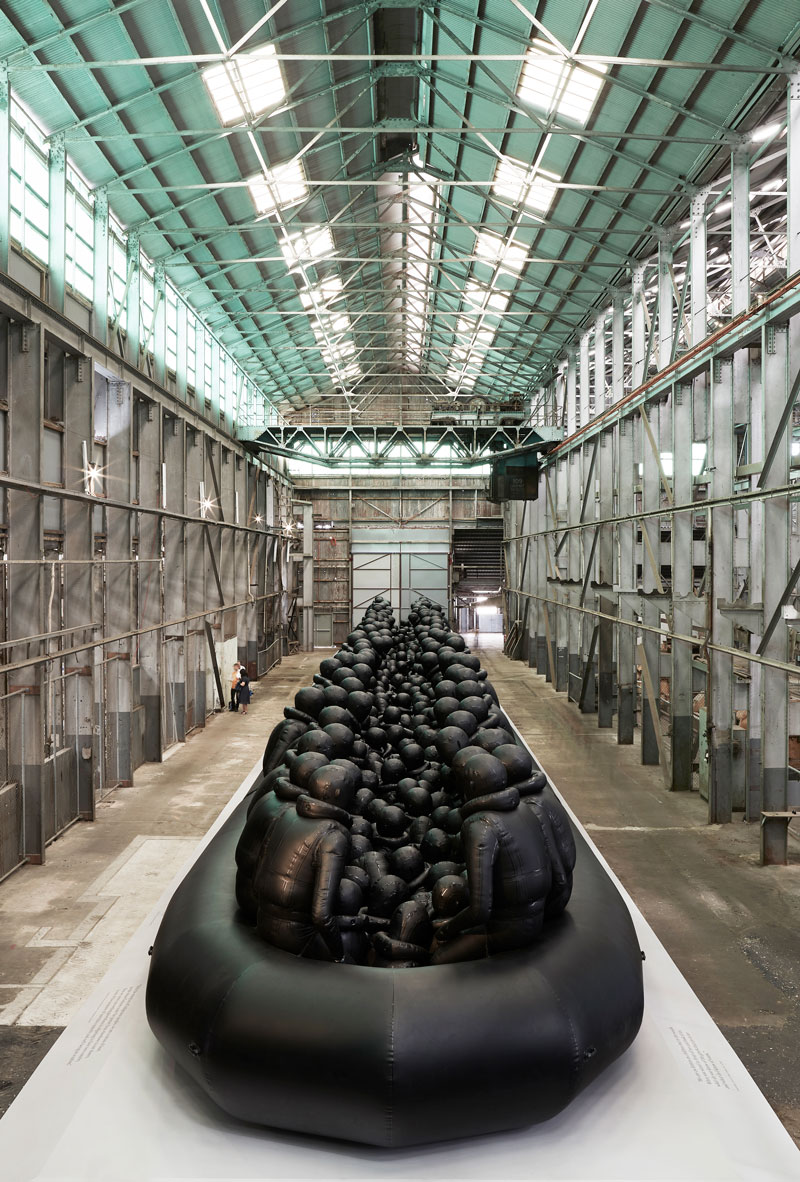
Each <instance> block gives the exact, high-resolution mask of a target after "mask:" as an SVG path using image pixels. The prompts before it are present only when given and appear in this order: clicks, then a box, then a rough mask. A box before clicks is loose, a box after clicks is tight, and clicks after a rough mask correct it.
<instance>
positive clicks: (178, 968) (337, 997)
mask: <svg viewBox="0 0 800 1182" xmlns="http://www.w3.org/2000/svg"><path fill="white" fill-rule="evenodd" d="M304 729H305V728H304V727H303V726H302V725H299V726H298V730H299V731H302V730H304ZM283 733H284V734H287V733H288V734H289V735H291V734H292V725H291V723H289V724H288V729H287V727H286V726H285V727H284V732H283ZM269 751H270V749H269V748H268V755H269ZM280 758H281V755H280V752H278V753H276V752H274V751H273V752H272V756H271V759H269V760H268V762H271V763H272V764H273V765H274V763H275V761H276V760H279V759H280ZM526 758H527V756H526ZM542 779H543V777H542ZM259 791H263V780H262V781H261V783H260V784H257V785H256V790H255V792H253V793H251V795H250V796H248V797H245V799H244V800H243V801H242V803H241V804H240V805H239V806H238V808H237V809H236V810H235V811H234V812H233V814H232V815H231V817H230V818H229V819H228V820H227V822H226V823H225V824H224V826H223V827H222V828H221V830H220V831H219V833H218V834H217V835H216V836H215V837H214V838H213V840H212V841H211V842H210V844H209V845H208V846H207V848H206V849H205V850H204V851H203V853H202V854H201V855H200V857H199V858H198V860H197V862H196V863H195V865H194V866H193V867H192V869H191V870H190V872H189V873H188V875H187V876H186V878H185V879H184V881H183V882H182V883H181V885H180V886H179V888H178V889H177V891H176V892H175V895H174V896H173V898H172V900H171V902H170V904H169V906H168V908H167V911H166V913H165V915H164V919H163V921H162V923H161V927H160V929H159V932H158V935H157V937H156V941H155V944H154V947H153V949H152V960H151V965H150V974H149V980H148V986H147V1014H148V1020H149V1022H150V1025H151V1027H152V1029H153V1031H154V1033H155V1035H156V1036H157V1038H158V1039H159V1041H160V1042H161V1043H162V1045H163V1046H164V1047H165V1048H166V1049H167V1050H168V1051H169V1053H170V1054H171V1055H172V1056H173V1057H174V1059H175V1060H176V1061H177V1062H178V1063H179V1064H180V1065H181V1066H182V1067H184V1068H185V1070H186V1071H188V1072H189V1074H190V1075H191V1076H192V1077H193V1078H194V1079H195V1080H196V1082H197V1083H198V1084H199V1085H200V1086H201V1087H202V1088H203V1089H204V1090H205V1091H206V1092H207V1093H208V1095H209V1096H210V1097H211V1098H212V1099H213V1100H214V1101H215V1102H216V1103H217V1104H218V1105H219V1106H220V1107H221V1108H223V1109H224V1110H225V1111H227V1112H229V1113H231V1114H232V1115H234V1116H235V1117H238V1118H240V1119H242V1120H244V1121H250V1122H254V1123H256V1124H260V1125H267V1126H273V1127H276V1128H280V1129H287V1130H292V1131H296V1132H299V1133H311V1134H316V1135H320V1136H325V1137H332V1138H341V1139H345V1140H350V1141H359V1142H365V1143H367V1144H371V1145H378V1146H386V1147H402V1146H408V1145H414V1144H421V1143H426V1142H434V1141H443V1140H448V1139H452V1138H460V1137H468V1136H474V1135H476V1134H481V1133H492V1132H499V1131H503V1130H508V1129H514V1128H520V1127H524V1126H527V1125H531V1124H534V1123H536V1122H539V1121H543V1120H547V1119H548V1118H549V1117H552V1116H554V1115H555V1114H556V1113H558V1112H560V1111H561V1110H562V1109H563V1108H565V1107H566V1106H567V1105H568V1104H569V1102H570V1101H571V1100H572V1099H573V1098H574V1097H575V1096H576V1095H577V1094H578V1093H579V1092H580V1091H581V1090H582V1089H584V1088H585V1087H587V1086H588V1085H589V1084H591V1083H592V1082H593V1081H594V1080H596V1079H597V1077H598V1076H600V1074H601V1073H602V1072H603V1070H604V1069H605V1068H606V1067H608V1066H609V1064H610V1063H612V1062H613V1061H614V1060H615V1059H616V1058H618V1057H619V1056H620V1055H621V1054H622V1053H623V1052H624V1051H625V1050H626V1049H627V1048H628V1047H629V1046H630V1044H631V1043H632V1041H633V1039H634V1038H635V1036H636V1033H637V1031H638V1029H639V1026H640V1023H641V1017H642V1009H643V994H642V965H641V952H640V949H639V945H638V941H637V938H636V934H635V931H634V928H633V924H632V922H631V918H630V915H629V912H628V909H627V907H626V905H625V903H624V902H623V900H622V898H621V896H620V894H619V892H618V891H617V889H616V888H615V886H614V884H613V882H612V881H611V879H610V878H609V876H608V874H607V873H606V871H605V870H604V868H603V866H602V865H601V864H600V862H599V861H598V859H597V858H596V856H595V855H594V853H593V852H592V850H591V848H590V847H589V846H588V845H587V843H586V842H585V841H584V840H583V838H582V837H581V835H580V834H575V842H576V845H577V862H576V865H575V869H574V874H573V880H572V897H571V900H570V902H569V906H568V908H567V910H566V911H564V912H563V913H561V914H558V915H556V916H555V917H554V918H552V919H550V920H549V921H548V922H546V923H545V924H544V926H543V928H542V931H541V935H540V936H539V937H538V938H537V939H536V940H535V942H533V943H531V944H530V945H529V946H527V947H524V948H518V949H515V950H513V951H506V952H502V953H499V954H495V955H489V956H483V957H482V958H481V959H476V960H465V961H462V962H459V963H438V964H436V963H434V964H423V965H420V966H419V967H392V966H391V965H389V966H387V965H383V966H382V967H377V966H375V965H373V964H349V963H335V962H333V961H331V960H324V959H308V958H306V957H305V956H296V955H293V954H292V953H291V952H287V951H284V950H283V949H282V948H280V947H273V946H271V945H270V944H269V943H267V942H265V940H264V939H262V938H261V936H260V935H259V933H258V931H257V930H256V928H255V927H254V926H253V924H252V923H251V922H248V920H247V918H246V916H245V915H244V914H243V913H242V911H241V910H240V909H239V907H238V905H237V900H236V894H235V881H236V869H237V867H236V850H237V844H238V842H239V839H240V835H241V832H242V829H243V826H244V824H245V821H246V817H247V811H248V807H249V806H250V804H251V803H252V801H253V799H254V797H255V796H257V795H258V792H259ZM539 799H540V801H541V802H542V807H545V808H547V807H548V801H549V802H551V803H552V804H554V805H555V808H556V809H558V808H559V806H558V804H557V803H555V797H554V795H553V794H552V793H551V790H550V789H549V787H544V788H543V789H542V790H541V792H540V794H539ZM598 1086H600V1085H598Z"/></svg>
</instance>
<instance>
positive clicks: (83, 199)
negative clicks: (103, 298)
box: [65, 167, 94, 300]
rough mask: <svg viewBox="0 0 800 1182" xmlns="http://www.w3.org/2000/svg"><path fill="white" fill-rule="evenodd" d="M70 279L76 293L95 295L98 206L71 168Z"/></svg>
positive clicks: (67, 269)
mask: <svg viewBox="0 0 800 1182" xmlns="http://www.w3.org/2000/svg"><path fill="white" fill-rule="evenodd" d="M66 230H67V257H66V260H65V264H66V272H65V273H66V280H67V283H68V284H69V286H70V287H71V288H72V290H73V291H74V292H77V293H78V294H79V295H82V296H84V297H85V298H86V299H87V300H91V299H92V297H93V295H94V278H93V276H94V203H93V200H92V197H91V194H90V193H89V190H88V188H87V187H86V185H85V184H84V182H83V181H82V180H81V178H80V177H79V176H78V174H77V173H76V172H75V171H74V170H73V169H72V168H69V167H68V168H67V223H66Z"/></svg>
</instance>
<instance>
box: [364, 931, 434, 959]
mask: <svg viewBox="0 0 800 1182" xmlns="http://www.w3.org/2000/svg"><path fill="white" fill-rule="evenodd" d="M373 943H374V945H375V951H376V952H377V953H378V954H379V955H380V956H382V957H383V958H384V959H385V960H422V959H425V960H427V958H428V949H427V948H423V947H422V945H421V944H412V943H410V942H409V941H408V940H397V939H395V938H394V937H393V936H389V935H388V934H387V933H386V932H376V933H375V936H374V937H373Z"/></svg>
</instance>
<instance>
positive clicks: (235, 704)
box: [228, 661, 242, 710]
mask: <svg viewBox="0 0 800 1182" xmlns="http://www.w3.org/2000/svg"><path fill="white" fill-rule="evenodd" d="M241 667H242V666H241V665H240V664H239V662H238V661H236V663H235V664H234V666H233V669H232V670H231V700H230V703H229V704H228V709H229V710H238V709H239V670H240V669H241Z"/></svg>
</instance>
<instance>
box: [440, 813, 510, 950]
mask: <svg viewBox="0 0 800 1182" xmlns="http://www.w3.org/2000/svg"><path fill="white" fill-rule="evenodd" d="M465 830H466V832H465ZM461 833H462V837H463V839H464V846H465V853H466V857H465V861H466V865H467V881H468V883H469V906H468V907H465V908H464V909H463V911H459V912H457V913H456V914H455V915H454V916H453V917H452V919H447V920H445V922H444V923H440V924H439V925H438V926H437V929H436V939H437V940H451V939H452V938H453V936H456V935H458V933H459V932H463V931H464V929H465V928H474V927H479V926H485V925H486V924H487V923H488V922H489V920H490V919H491V917H492V902H493V892H492V876H493V869H494V863H495V860H496V858H497V853H498V850H499V842H498V838H497V834H496V833H495V830H494V826H493V825H492V824H491V823H490V822H489V821H486V820H484V819H481V820H480V821H478V822H472V823H471V824H469V825H466V826H464V829H462V831H461Z"/></svg>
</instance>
